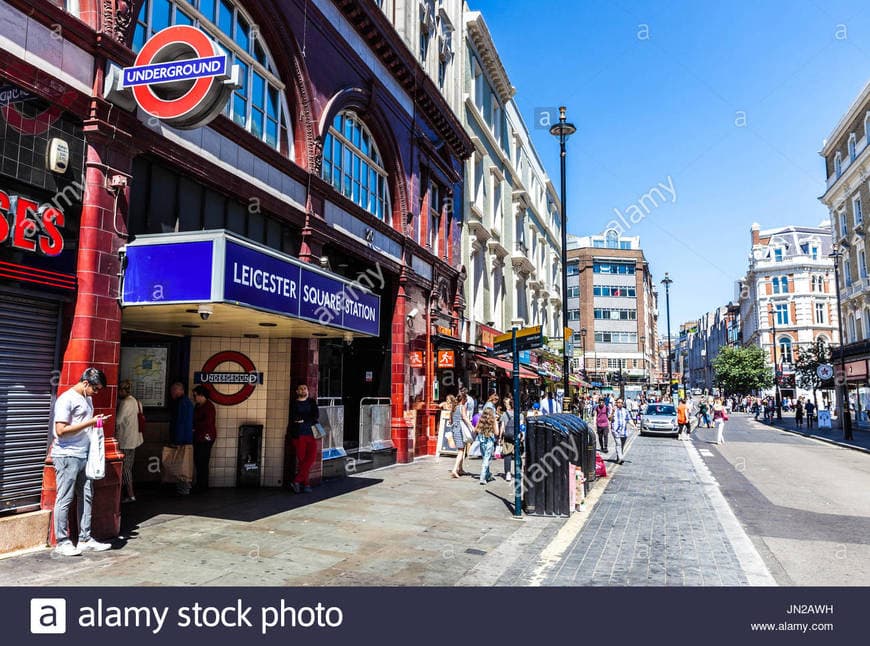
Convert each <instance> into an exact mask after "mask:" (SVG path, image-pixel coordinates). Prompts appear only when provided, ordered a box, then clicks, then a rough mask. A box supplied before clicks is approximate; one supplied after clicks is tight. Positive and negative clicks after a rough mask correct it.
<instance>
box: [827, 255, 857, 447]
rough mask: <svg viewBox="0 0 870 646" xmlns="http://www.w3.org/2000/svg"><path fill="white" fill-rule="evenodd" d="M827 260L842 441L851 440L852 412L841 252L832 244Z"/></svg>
mask: <svg viewBox="0 0 870 646" xmlns="http://www.w3.org/2000/svg"><path fill="white" fill-rule="evenodd" d="M828 257H829V258H833V259H834V289H835V291H836V293H837V327H838V328H839V331H840V374H839V375H838V376H837V380H838V381H839V382H840V383H839V388H840V397H841V398H842V400H841V401H842V406H841V409H842V413H840V414H841V416H842V417H841V419H842V420H843V421H842V425H843V439H844V440H851V439H852V411H851V410H850V409H849V388H848V386H847V385H846V337H845V336H844V335H843V310H842V306H841V305H840V258H842V257H843V252H842V251H840V249H839V248H838V247H837V245H836V244H834V246H833V249H832V251H831V253H829V254H828Z"/></svg>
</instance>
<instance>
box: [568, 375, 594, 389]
mask: <svg viewBox="0 0 870 646" xmlns="http://www.w3.org/2000/svg"><path fill="white" fill-rule="evenodd" d="M568 382H569V383H571V384H573V385H574V386H580V387H581V388H589V387H590V386H591V385H592V384H590V383H589V382H588V381H583V380H582V379H580V377H578V376H576V375H571V376H570V377H568Z"/></svg>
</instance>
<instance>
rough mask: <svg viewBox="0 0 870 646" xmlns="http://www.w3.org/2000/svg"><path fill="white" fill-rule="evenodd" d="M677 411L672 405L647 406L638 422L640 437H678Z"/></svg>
mask: <svg viewBox="0 0 870 646" xmlns="http://www.w3.org/2000/svg"><path fill="white" fill-rule="evenodd" d="M679 432H680V431H679V427H678V426H677V409H676V407H675V406H674V405H673V404H661V403H660V404H647V406H646V408H645V409H644V411H643V417H642V418H641V422H640V434H641V435H673V436H674V437H677V436H678V435H679Z"/></svg>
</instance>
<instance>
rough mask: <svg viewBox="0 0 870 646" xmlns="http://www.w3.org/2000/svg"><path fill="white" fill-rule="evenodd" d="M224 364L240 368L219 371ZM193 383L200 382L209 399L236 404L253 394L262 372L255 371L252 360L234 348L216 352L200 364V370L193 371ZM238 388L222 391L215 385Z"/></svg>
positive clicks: (227, 404)
mask: <svg viewBox="0 0 870 646" xmlns="http://www.w3.org/2000/svg"><path fill="white" fill-rule="evenodd" d="M224 364H230V365H232V366H239V367H240V368H241V370H235V371H231V372H226V371H224V372H221V371H218V370H217V368H218V367H220V366H221V365H224ZM193 383H195V384H202V385H203V386H205V387H206V389H207V390H208V391H209V395H210V398H211V400H212V401H213V402H214V403H215V404H220V405H221V406H238V405H239V404H241V403H242V402H243V401H245V400H246V399H247V398H248V397H250V396H251V395H253V394H254V388H255V387H256V386H259V385H262V383H263V373H262V372H257V368H256V366H255V365H254V362H253V361H251V360H250V359H249V358H248V357H247V356H246V355H244V354H242V353H241V352H236V351H234V350H227V351H224V352H218V353H217V354H215V355H212V356H211V357H210V358H209V359H208V360H207V361H206V362H205V363H204V364H203V366H202V370H201V371H199V372H194V373H193ZM233 385H238V386H240V388H239V389H238V390H237V391H236V392H233V393H229V394H227V393H224V392H221V391H220V390H218V389H217V388H215V386H233Z"/></svg>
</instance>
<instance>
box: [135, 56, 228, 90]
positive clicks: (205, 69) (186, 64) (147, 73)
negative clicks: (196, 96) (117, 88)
mask: <svg viewBox="0 0 870 646" xmlns="http://www.w3.org/2000/svg"><path fill="white" fill-rule="evenodd" d="M226 73H227V57H226V56H208V57H206V58H194V59H192V60H185V61H171V62H169V63H154V64H152V65H138V66H135V67H126V68H124V87H135V86H137V85H155V84H158V83H172V82H175V81H192V80H194V79H201V78H211V77H213V76H224V75H225V74H226Z"/></svg>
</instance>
